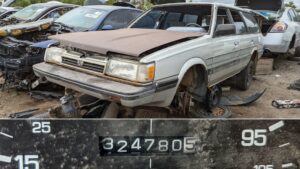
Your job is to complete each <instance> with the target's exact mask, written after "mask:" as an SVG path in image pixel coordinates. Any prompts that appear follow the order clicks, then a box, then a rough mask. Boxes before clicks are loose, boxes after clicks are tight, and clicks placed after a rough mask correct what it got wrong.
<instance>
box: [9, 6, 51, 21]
mask: <svg viewBox="0 0 300 169" xmlns="http://www.w3.org/2000/svg"><path fill="white" fill-rule="evenodd" d="M46 9H47V7H46V6H45V5H41V4H34V5H30V6H28V7H25V8H23V9H21V10H20V11H18V12H16V13H14V14H12V15H11V16H9V17H8V18H17V19H21V20H31V19H34V18H35V17H37V16H38V15H40V14H41V13H42V12H44V11H45V10H46Z"/></svg>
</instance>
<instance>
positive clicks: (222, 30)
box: [215, 24, 236, 37]
mask: <svg viewBox="0 0 300 169" xmlns="http://www.w3.org/2000/svg"><path fill="white" fill-rule="evenodd" d="M235 32H236V28H235V25H234V24H219V25H218V26H217V29H216V31H215V36H216V37H217V36H226V35H234V34H235Z"/></svg>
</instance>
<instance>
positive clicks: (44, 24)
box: [0, 18, 53, 38]
mask: <svg viewBox="0 0 300 169" xmlns="http://www.w3.org/2000/svg"><path fill="white" fill-rule="evenodd" d="M52 22H53V19H52V18H49V19H43V20H39V21H36V22H28V23H20V24H16V25H7V26H3V27H1V28H0V38H1V37H6V36H19V35H21V34H23V33H29V32H33V31H40V30H45V29H48V28H49V27H50V26H51V25H52Z"/></svg>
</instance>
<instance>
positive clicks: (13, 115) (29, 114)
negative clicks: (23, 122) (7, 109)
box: [9, 109, 39, 119]
mask: <svg viewBox="0 0 300 169" xmlns="http://www.w3.org/2000/svg"><path fill="white" fill-rule="evenodd" d="M38 110H39V109H29V110H26V111H21V112H17V113H10V114H9V117H10V118H13V119H16V118H29V117H32V116H33V115H34V114H35V112H37V111H38Z"/></svg>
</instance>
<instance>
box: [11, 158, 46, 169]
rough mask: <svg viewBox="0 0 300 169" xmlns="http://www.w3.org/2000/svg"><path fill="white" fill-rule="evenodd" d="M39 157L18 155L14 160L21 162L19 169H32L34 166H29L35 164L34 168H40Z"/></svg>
mask: <svg viewBox="0 0 300 169" xmlns="http://www.w3.org/2000/svg"><path fill="white" fill-rule="evenodd" d="M38 158H39V156H38V155H24V156H23V155H18V156H16V157H15V158H14V160H15V161H17V162H18V163H19V165H18V166H19V167H18V169H29V168H30V169H32V167H29V166H33V167H34V169H39V168H40V165H39V161H38Z"/></svg>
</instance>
